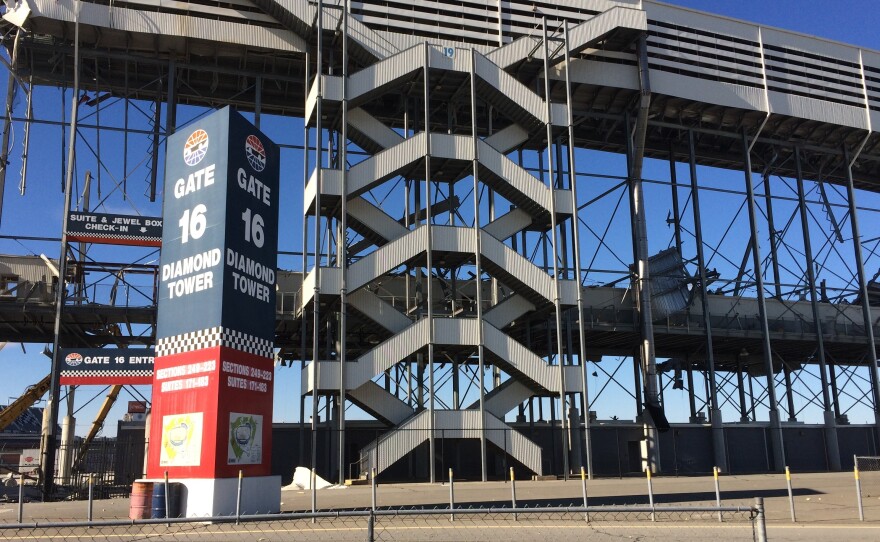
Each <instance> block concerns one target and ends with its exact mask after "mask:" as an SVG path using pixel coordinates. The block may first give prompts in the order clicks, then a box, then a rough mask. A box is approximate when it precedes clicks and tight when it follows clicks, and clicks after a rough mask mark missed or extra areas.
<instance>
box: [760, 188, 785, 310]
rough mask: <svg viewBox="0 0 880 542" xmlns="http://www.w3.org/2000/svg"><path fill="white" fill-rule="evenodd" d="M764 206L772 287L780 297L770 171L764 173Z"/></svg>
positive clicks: (780, 280)
mask: <svg viewBox="0 0 880 542" xmlns="http://www.w3.org/2000/svg"><path fill="white" fill-rule="evenodd" d="M764 206H765V207H766V208H767V228H768V229H769V230H770V262H771V263H772V264H773V289H774V291H775V293H776V295H775V297H776V298H777V299H782V279H781V278H780V276H779V258H778V256H777V254H776V248H777V245H778V240H777V238H776V237H777V231H776V223H775V222H774V220H773V195H772V194H771V193H770V173H769V172H765V173H764Z"/></svg>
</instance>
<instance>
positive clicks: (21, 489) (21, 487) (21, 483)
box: [18, 474, 24, 523]
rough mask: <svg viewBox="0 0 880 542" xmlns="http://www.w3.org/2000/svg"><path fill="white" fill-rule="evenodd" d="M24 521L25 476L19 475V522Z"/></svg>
mask: <svg viewBox="0 0 880 542" xmlns="http://www.w3.org/2000/svg"><path fill="white" fill-rule="evenodd" d="M23 520H24V474H19V475H18V522H19V523H21V522H22V521H23Z"/></svg>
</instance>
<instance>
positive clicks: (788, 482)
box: [785, 465, 797, 523]
mask: <svg viewBox="0 0 880 542" xmlns="http://www.w3.org/2000/svg"><path fill="white" fill-rule="evenodd" d="M785 484H786V485H787V486H788V506H789V508H791V522H792V523H796V522H797V517H796V516H795V514H794V494H793V493H792V491H791V471H790V470H789V469H788V465H786V466H785Z"/></svg>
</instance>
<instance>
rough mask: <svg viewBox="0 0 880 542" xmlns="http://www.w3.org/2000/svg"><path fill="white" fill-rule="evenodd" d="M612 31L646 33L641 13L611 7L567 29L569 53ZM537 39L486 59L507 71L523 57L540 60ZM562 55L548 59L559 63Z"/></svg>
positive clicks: (528, 38)
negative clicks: (619, 29)
mask: <svg viewBox="0 0 880 542" xmlns="http://www.w3.org/2000/svg"><path fill="white" fill-rule="evenodd" d="M545 14H546V12H545V10H544V9H542V10H541V15H545ZM560 15H562V16H564V17H566V18H568V19H570V18H571V15H570V14H568V13H564V14H563V13H560ZM539 22H540V21H539ZM616 28H627V29H631V30H646V29H647V20H646V17H645V12H644V11H642V10H640V9H631V8H624V7H613V8H611V9H609V10H607V11H604V12H602V13H599V14H598V15H596V16H594V17H591V18H589V19H588V20H586V21H584V22H582V23H580V24H578V25H577V26H575V27H574V28H572V29H571V30H569V34H568V36H569V50H570V51H571V52H572V53H576V52H578V51H580V50H582V49H584V48H585V47H587V46H588V45H589V44H590V43H592V42H594V41H596V40H597V39H599V38H601V37H602V36H604V35H606V34H607V33H608V32H610V31H612V30H614V29H616ZM539 39H540V33H536V34H535V35H533V36H523V37H521V38H519V39H517V40H515V41H513V42H512V43H509V44H507V45H505V46H504V47H502V48H500V49H497V50H496V51H493V52H492V53H490V54H489V55H488V57H489V59H490V60H492V62H494V63H496V64H497V65H498V66H499V67H501V68H507V67H508V66H510V65H511V64H514V63H516V62H519V61H520V60H524V59H525V58H527V57H532V58H535V59H538V60H542V59H543V58H544V49H543V47H541V46H540V42H539V41H538V40H539ZM551 54H552V53H551ZM563 56H564V52H561V51H556V54H555V55H553V59H552V60H554V61H559V60H561V59H562V58H563Z"/></svg>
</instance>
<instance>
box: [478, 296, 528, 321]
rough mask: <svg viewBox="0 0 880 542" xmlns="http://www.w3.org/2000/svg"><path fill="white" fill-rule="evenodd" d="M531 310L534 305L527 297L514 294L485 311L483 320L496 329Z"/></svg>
mask: <svg viewBox="0 0 880 542" xmlns="http://www.w3.org/2000/svg"><path fill="white" fill-rule="evenodd" d="M533 310H535V306H534V305H532V303H531V302H530V301H529V300H528V299H526V298H525V297H523V296H521V295H519V294H514V295H512V296H510V297H508V298H507V299H504V300H502V301H501V303H498V304H497V305H495V306H494V307H492V308H491V309H489V310H488V311H486V312H485V313H484V314H483V320H485V321H486V323H488V324H490V325H492V326H495V327H496V328H498V329H503V328H504V327H506V326H507V325H508V324H510V323H511V322H513V321H514V320H516V319H517V318H519V317H520V316H522V315H523V314H526V313H527V312H531V311H533Z"/></svg>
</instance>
